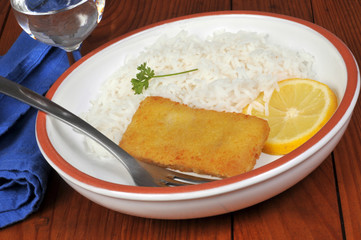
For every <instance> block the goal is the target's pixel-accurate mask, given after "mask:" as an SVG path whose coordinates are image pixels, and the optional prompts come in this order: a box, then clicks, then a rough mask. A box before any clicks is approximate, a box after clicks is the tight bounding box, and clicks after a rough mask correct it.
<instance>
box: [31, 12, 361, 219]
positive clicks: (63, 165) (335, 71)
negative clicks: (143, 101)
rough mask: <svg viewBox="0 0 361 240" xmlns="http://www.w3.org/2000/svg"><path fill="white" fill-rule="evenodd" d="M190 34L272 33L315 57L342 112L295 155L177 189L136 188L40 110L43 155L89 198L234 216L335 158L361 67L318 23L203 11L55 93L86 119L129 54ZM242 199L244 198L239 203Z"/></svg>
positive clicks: (265, 158)
mask: <svg viewBox="0 0 361 240" xmlns="http://www.w3.org/2000/svg"><path fill="white" fill-rule="evenodd" d="M182 30H186V31H187V32H190V33H192V34H196V35H199V36H201V37H205V36H208V35H210V34H211V33H213V32H215V31H219V30H225V31H229V32H238V31H239V30H245V31H252V32H258V33H265V34H268V35H269V39H270V41H271V42H274V43H277V44H278V45H283V46H285V47H288V48H292V49H295V50H304V51H306V52H308V53H311V54H312V55H313V56H314V57H315V71H316V73H317V78H318V80H320V81H321V82H324V83H326V84H327V85H329V86H330V87H331V88H332V89H333V90H334V91H335V92H336V94H337V96H338V99H339V101H340V102H339V107H338V110H337V111H336V113H335V114H334V116H333V117H332V118H331V119H330V121H329V122H328V123H327V124H326V125H325V126H324V127H323V128H322V129H321V130H320V131H319V132H318V133H317V134H316V135H315V136H314V137H313V138H312V139H310V140H309V141H308V142H307V143H305V144H304V145H302V146H301V147H300V148H298V149H296V150H295V151H293V152H291V153H290V154H287V155H285V156H269V155H266V154H262V156H261V158H260V160H259V161H258V163H257V166H256V168H255V169H254V170H252V171H250V172H248V173H245V174H242V175H239V176H235V177H232V178H228V179H224V180H220V181H215V182H212V183H207V184H201V185H196V186H187V187H176V188H146V187H136V186H131V184H132V181H131V178H130V177H129V175H128V174H127V172H126V171H125V169H124V168H123V167H122V165H121V164H120V163H118V162H116V161H115V160H114V161H110V162H103V161H98V160H97V158H96V156H94V155H92V154H89V153H88V151H87V149H86V146H85V143H84V138H83V136H82V135H81V134H78V133H77V132H75V131H73V130H72V129H71V128H70V127H68V126H67V125H65V124H63V123H61V122H59V121H57V120H54V119H52V118H51V117H48V116H46V115H45V114H43V113H39V115H38V119H37V127H36V130H37V138H38V144H39V147H40V149H41V151H42V153H43V154H44V156H45V158H46V159H47V161H48V162H49V164H50V165H51V166H52V167H53V168H54V169H55V170H56V171H57V172H58V173H59V174H60V175H61V176H62V177H63V178H64V179H65V180H66V181H67V182H68V183H69V184H70V185H71V186H72V187H74V188H75V189H76V190H77V191H79V192H80V193H82V194H83V195H84V196H86V197H88V198H89V199H91V200H93V201H95V202H98V203H100V204H102V205H104V206H106V207H108V208H111V209H114V210H117V211H121V212H126V213H129V214H133V215H138V216H144V217H154V218H191V217H203V216H210V215H215V214H220V213H224V212H229V211H234V210H237V209H240V208H243V207H246V206H250V205H252V204H255V203H258V202H260V201H263V200H265V199H268V198H270V197H272V196H274V195H276V194H278V193H280V192H281V191H284V190H285V189H287V188H289V187H291V186H292V185H294V184H295V183H296V182H298V181H299V180H301V179H302V178H304V177H305V176H306V175H307V174H309V173H310V172H311V171H313V170H314V169H315V168H316V167H317V166H318V165H319V164H320V163H321V162H322V161H323V160H324V159H325V158H326V157H327V156H328V154H329V153H330V152H331V151H332V150H333V148H334V147H335V145H336V144H337V143H338V140H339V139H340V138H341V136H342V134H343V132H344V130H345V129H346V127H347V124H348V121H349V119H350V116H351V113H352V111H353V108H354V106H355V103H356V100H357V97H358V93H359V73H358V67H357V64H356V62H355V60H354V58H353V56H352V54H351V52H350V51H349V50H348V48H347V47H346V46H345V45H344V44H343V43H342V42H341V41H340V40H339V39H338V38H337V37H335V36H334V35H333V34H331V33H330V32H328V31H327V30H325V29H323V28H321V27H319V26H317V25H314V24H312V23H309V22H306V21H303V20H300V19H296V18H292V17H288V16H283V15H276V14H270V13H261V12H247V11H231V12H213V13H203V14H196V15H191V16H185V17H181V18H177V19H171V20H167V21H164V22H160V23H156V24H153V25H151V26H147V27H144V28H141V29H139V30H136V31H134V32H131V33H129V34H126V35H124V36H122V37H119V38H117V39H115V40H113V41H111V42H109V43H108V44H106V45H104V46H102V47H100V48H99V49H96V50H95V51H93V52H92V53H90V54H88V55H87V56H85V57H84V58H83V59H81V60H80V61H79V62H77V63H76V64H75V65H73V66H72V67H71V68H70V69H69V70H68V71H66V72H65V73H64V74H63V75H62V76H61V77H60V78H59V79H58V80H57V82H56V83H55V84H54V85H53V87H52V88H51V89H50V91H49V93H48V95H47V96H48V97H49V98H51V99H52V100H54V101H55V102H57V103H59V104H60V105H62V106H64V107H65V108H67V109H69V110H71V111H72V112H73V113H75V114H77V115H81V114H82V113H84V112H86V110H87V109H88V108H89V107H90V101H91V100H92V99H94V98H95V97H96V96H97V94H98V91H99V88H100V86H101V84H102V83H103V82H104V81H105V80H107V78H108V77H109V76H110V75H111V74H112V73H113V72H115V71H116V70H117V69H118V68H119V67H120V66H121V64H123V63H124V60H125V58H126V56H127V55H130V54H131V55H135V54H137V53H139V52H140V51H141V50H143V48H144V47H145V46H149V45H151V44H153V43H154V42H155V41H156V40H157V39H158V37H159V36H160V35H162V34H167V35H168V36H174V35H176V34H177V33H179V32H180V31H182ZM235 197H237V198H241V199H242V201H238V200H237V201H235V200H234V198H235ZM121 204H123V205H121ZM220 206H222V207H220ZM182 208H183V209H182ZM210 209H213V210H210Z"/></svg>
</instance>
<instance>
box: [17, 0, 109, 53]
mask: <svg viewBox="0 0 361 240" xmlns="http://www.w3.org/2000/svg"><path fill="white" fill-rule="evenodd" d="M11 5H12V7H13V10H14V14H15V17H16V19H17V21H18V23H19V25H20V26H21V27H22V28H23V29H24V31H25V32H27V33H28V34H29V35H30V36H31V37H32V38H34V39H36V40H39V41H41V42H44V43H46V44H49V45H52V46H57V47H60V48H62V49H64V50H66V51H68V52H71V51H74V50H77V49H78V48H79V46H80V44H81V43H82V41H83V40H84V39H85V38H86V37H87V36H89V34H90V33H91V32H92V31H93V30H94V28H95V27H96V25H97V24H98V23H99V21H100V20H101V17H102V14H103V10H104V5H105V0H11Z"/></svg>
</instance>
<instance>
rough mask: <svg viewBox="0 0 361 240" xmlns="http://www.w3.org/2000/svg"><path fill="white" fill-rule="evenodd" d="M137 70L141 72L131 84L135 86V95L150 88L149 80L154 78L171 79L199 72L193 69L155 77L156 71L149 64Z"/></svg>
mask: <svg viewBox="0 0 361 240" xmlns="http://www.w3.org/2000/svg"><path fill="white" fill-rule="evenodd" d="M137 70H139V72H138V73H137V75H136V78H132V80H131V82H132V85H133V88H132V89H133V90H134V94H141V93H142V92H143V89H147V88H148V87H149V80H150V79H152V78H160V77H169V76H175V75H180V74H185V73H189V72H194V71H197V70H198V68H195V69H191V70H188V71H184V72H178V73H171V74H165V75H155V74H154V70H153V69H151V68H150V67H147V63H146V62H145V63H143V64H141V65H139V66H138V67H137Z"/></svg>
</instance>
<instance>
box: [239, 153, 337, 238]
mask: <svg viewBox="0 0 361 240" xmlns="http://www.w3.org/2000/svg"><path fill="white" fill-rule="evenodd" d="M332 172H333V164H332V158H331V157H329V158H328V159H327V160H326V161H325V162H324V163H322V164H321V166H320V167H319V168H317V169H316V170H315V171H314V172H313V173H311V174H310V175H309V176H308V177H306V178H305V179H304V180H303V181H301V182H299V183H298V184H296V185H295V186H293V187H292V188H290V189H289V190H287V191H285V192H283V193H281V194H279V195H278V196H276V197H274V198H272V199H270V200H267V201H265V202H262V203H260V204H258V205H255V206H253V207H250V208H247V209H244V210H241V211H238V212H236V213H234V227H233V228H234V239H235V240H237V239H342V229H341V223H340V219H339V212H338V203H337V195H336V191H335V182H334V178H333V174H332Z"/></svg>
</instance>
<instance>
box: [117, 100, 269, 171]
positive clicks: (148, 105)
mask: <svg viewBox="0 0 361 240" xmlns="http://www.w3.org/2000/svg"><path fill="white" fill-rule="evenodd" d="M268 133H269V126H268V123H267V121H265V120H263V119H260V118H257V117H253V116H248V115H244V114H241V113H226V112H217V111H212V110H204V109H193V108H191V107H188V106H186V105H183V104H180V103H177V102H173V101H171V100H169V99H166V98H162V97H147V98H146V99H145V100H144V101H142V102H141V104H140V106H139V108H138V110H137V111H136V113H135V114H134V116H133V119H132V122H131V123H130V125H129V126H128V128H127V130H126V131H125V133H124V135H123V137H122V140H121V141H120V143H119V146H120V147H122V148H123V149H124V150H126V151H127V152H128V153H129V154H131V155H132V156H134V157H135V158H137V159H139V160H142V161H147V162H152V163H154V164H156V165H160V166H164V167H170V168H173V169H178V170H181V171H193V172H196V173H203V174H209V175H213V176H218V177H230V176H234V175H237V174H241V173H244V172H247V171H250V170H251V169H252V168H253V167H254V165H255V163H256V160H257V159H258V157H259V155H260V153H261V151H262V148H263V145H264V143H265V141H266V139H267V137H268Z"/></svg>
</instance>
